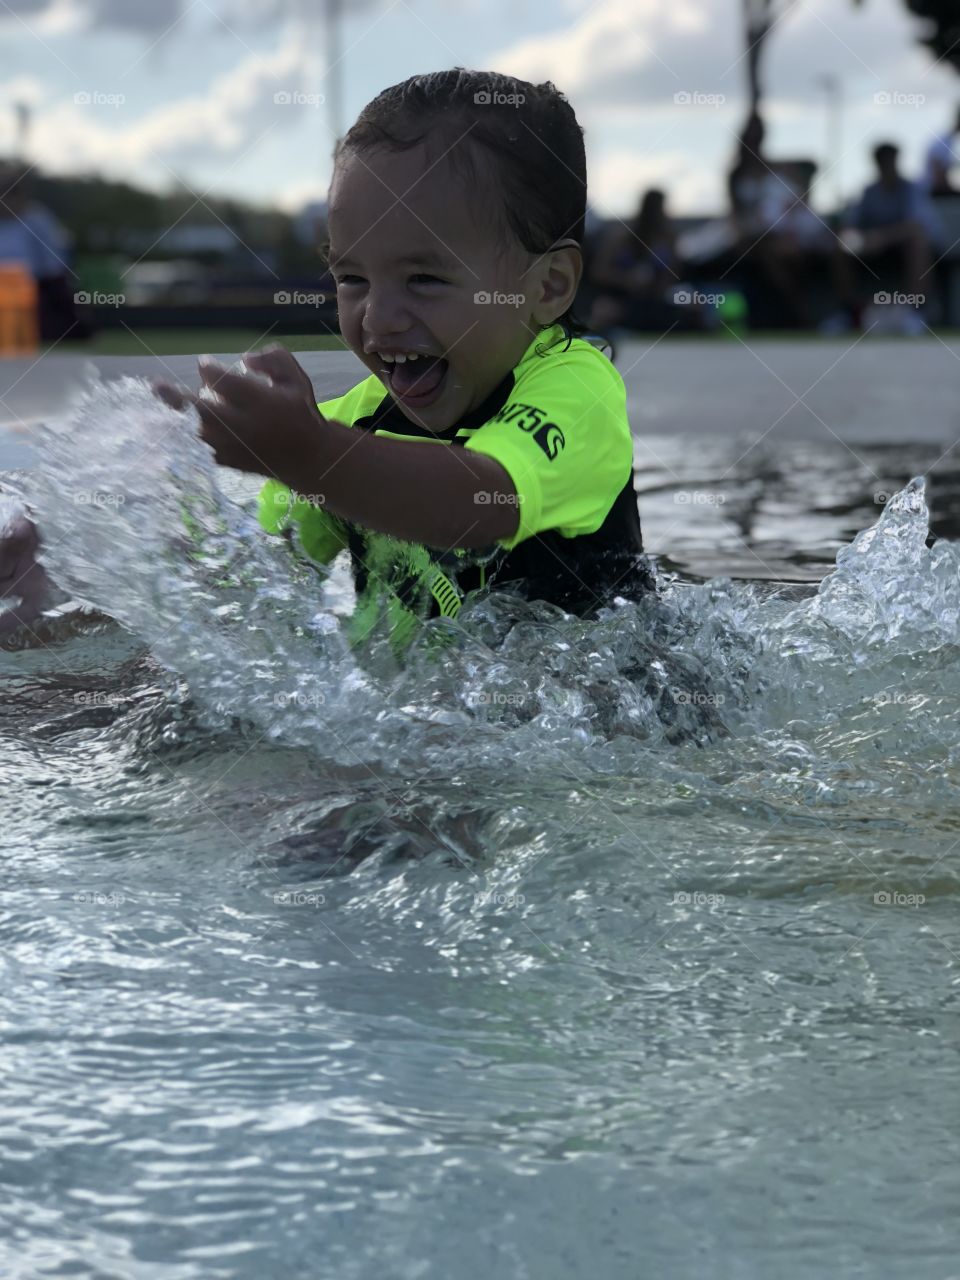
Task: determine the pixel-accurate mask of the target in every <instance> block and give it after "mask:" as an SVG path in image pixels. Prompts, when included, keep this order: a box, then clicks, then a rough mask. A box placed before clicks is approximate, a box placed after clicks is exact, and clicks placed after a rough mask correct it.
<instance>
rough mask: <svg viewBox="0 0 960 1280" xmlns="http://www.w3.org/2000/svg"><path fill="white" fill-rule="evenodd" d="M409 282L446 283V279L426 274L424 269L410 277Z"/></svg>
mask: <svg viewBox="0 0 960 1280" xmlns="http://www.w3.org/2000/svg"><path fill="white" fill-rule="evenodd" d="M410 283H411V284H446V283H447V282H446V280H441V279H440V277H439V276H431V275H428V274H427V273H426V272H425V271H421V272H418V273H417V274H416V275H413V276H411V277H410Z"/></svg>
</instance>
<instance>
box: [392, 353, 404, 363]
mask: <svg viewBox="0 0 960 1280" xmlns="http://www.w3.org/2000/svg"><path fill="white" fill-rule="evenodd" d="M393 358H394V360H395V361H396V363H397V364H406V362H407V357H406V356H401V355H396V356H394V357H393Z"/></svg>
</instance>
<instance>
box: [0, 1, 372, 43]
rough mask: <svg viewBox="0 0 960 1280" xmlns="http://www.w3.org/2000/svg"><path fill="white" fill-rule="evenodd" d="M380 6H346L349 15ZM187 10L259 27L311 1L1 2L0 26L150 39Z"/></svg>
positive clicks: (313, 4)
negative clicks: (22, 24) (136, 35)
mask: <svg viewBox="0 0 960 1280" xmlns="http://www.w3.org/2000/svg"><path fill="white" fill-rule="evenodd" d="M381 2H382V0H350V11H351V13H355V12H357V11H358V10H360V9H367V8H370V7H372V6H373V5H375V4H378V3H381ZM192 10H199V11H200V12H203V11H206V13H207V14H209V15H210V16H212V17H214V18H216V19H219V21H218V23H217V25H220V26H222V27H229V26H230V25H236V26H244V27H246V26H264V25H266V24H268V23H273V22H275V21H276V20H277V19H278V18H285V17H302V18H304V19H305V18H306V16H307V15H308V14H309V13H310V11H311V10H315V11H316V13H317V15H318V16H319V5H318V3H317V0H165V2H164V0H4V3H3V6H2V7H0V22H4V21H10V22H11V23H12V24H14V25H19V24H18V23H17V19H18V18H20V19H23V20H24V21H26V22H29V23H30V25H31V26H33V27H34V28H35V29H36V30H37V31H38V32H41V33H44V34H46V33H48V32H66V31H103V30H107V29H110V30H115V31H127V32H133V33H142V34H145V35H153V34H156V33H157V32H161V31H165V30H166V29H167V28H168V27H172V26H175V25H176V24H177V23H178V22H179V20H180V19H181V18H183V17H185V16H186V15H187V14H188V13H189V12H191V11H192Z"/></svg>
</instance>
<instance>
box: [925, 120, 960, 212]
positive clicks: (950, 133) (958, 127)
mask: <svg viewBox="0 0 960 1280" xmlns="http://www.w3.org/2000/svg"><path fill="white" fill-rule="evenodd" d="M958 135H960V107H958V108H957V118H956V120H955V121H954V123H953V127H952V128H951V129H948V130H947V132H946V133H941V134H939V135H938V136H937V137H936V138H934V140H933V141H932V142H931V143H930V146H929V148H928V149H927V158H926V162H925V164H924V171H923V177H922V178H921V179H920V186H921V187H922V188H923V190H924V191H925V192H926V193H927V195H929V196H932V197H934V199H936V198H937V197H938V196H955V195H960V188H957V187H955V186H954V185H953V183H952V182H951V178H950V170H951V169H952V168H953V166H954V165H960V145H955V140H956V139H957V137H958Z"/></svg>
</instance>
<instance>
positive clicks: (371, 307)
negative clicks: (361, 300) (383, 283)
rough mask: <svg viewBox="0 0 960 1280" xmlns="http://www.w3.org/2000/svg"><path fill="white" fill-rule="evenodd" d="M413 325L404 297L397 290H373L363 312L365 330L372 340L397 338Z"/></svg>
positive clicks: (368, 295)
mask: <svg viewBox="0 0 960 1280" xmlns="http://www.w3.org/2000/svg"><path fill="white" fill-rule="evenodd" d="M410 325H411V316H410V312H409V310H408V309H407V304H406V302H405V300H404V298H403V295H402V294H401V293H400V292H399V291H398V290H396V289H387V288H380V289H374V288H371V289H369V290H368V292H367V298H366V305H365V306H364V310H363V330H364V333H365V334H368V335H370V337H371V338H372V339H378V338H381V339H382V338H386V337H395V336H396V335H397V334H398V333H405V332H406V331H407V330H408V329H409V328H410Z"/></svg>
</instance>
